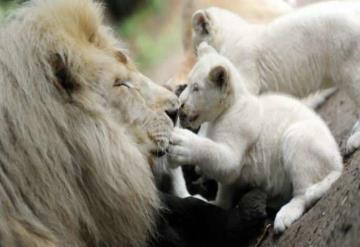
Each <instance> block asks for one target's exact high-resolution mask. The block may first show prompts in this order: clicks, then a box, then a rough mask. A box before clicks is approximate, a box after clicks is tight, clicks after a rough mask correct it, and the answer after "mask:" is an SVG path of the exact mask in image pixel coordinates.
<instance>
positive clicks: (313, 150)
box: [274, 121, 343, 233]
mask: <svg viewBox="0 0 360 247" xmlns="http://www.w3.org/2000/svg"><path fill="white" fill-rule="evenodd" d="M282 149H283V150H282V152H283V157H284V169H285V170H286V173H287V174H288V176H289V177H290V180H291V182H292V186H293V198H292V199H291V200H290V202H289V203H287V204H285V205H284V206H283V207H282V208H281V209H280V211H279V212H278V213H277V215H276V217H275V222H274V230H275V232H276V233H281V232H283V231H284V230H285V229H286V228H288V227H289V226H290V225H291V224H292V223H293V222H294V221H296V220H297V219H299V218H300V216H301V215H303V213H304V212H305V210H306V209H308V208H309V207H310V206H312V205H313V204H314V203H315V202H316V201H317V200H319V199H320V198H321V197H322V196H323V195H324V194H325V193H326V192H327V191H328V190H329V188H330V186H331V185H332V184H333V183H334V182H335V181H336V180H337V179H338V178H339V176H340V175H341V172H342V167H343V165H342V160H341V156H340V153H339V150H338V147H337V144H336V142H335V140H334V138H333V137H332V136H331V134H330V131H329V130H328V129H327V128H326V127H325V126H324V124H323V123H321V122H319V121H305V122H303V123H300V124H296V125H294V126H293V127H291V128H290V129H289V130H288V131H287V133H286V134H285V137H284V140H283V147H282Z"/></svg>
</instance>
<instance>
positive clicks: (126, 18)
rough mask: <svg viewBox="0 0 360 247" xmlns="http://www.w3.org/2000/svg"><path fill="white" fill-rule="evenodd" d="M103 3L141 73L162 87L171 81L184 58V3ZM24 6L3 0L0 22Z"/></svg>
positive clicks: (115, 0) (151, 0) (158, 0)
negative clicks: (182, 38)
mask: <svg viewBox="0 0 360 247" xmlns="http://www.w3.org/2000/svg"><path fill="white" fill-rule="evenodd" d="M101 1H102V2H103V3H104V5H105V6H106V9H107V15H106V17H107V21H108V22H109V23H110V24H111V25H112V26H113V28H114V29H115V30H116V31H117V32H118V34H119V36H120V37H121V39H123V40H124V41H125V43H126V44H127V48H128V49H129V51H130V54H131V56H132V58H133V59H134V60H135V62H136V63H137V65H138V67H139V69H140V70H142V71H144V72H145V73H146V74H147V75H149V76H150V77H151V78H152V79H154V80H156V81H158V82H160V83H161V82H163V81H164V80H166V79H168V78H169V77H171V76H172V74H173V73H175V69H176V67H177V65H178V61H179V60H180V57H181V18H180V16H181V4H182V0H101ZM22 2H24V0H0V21H1V20H3V19H4V18H5V17H6V15H8V13H10V12H11V10H12V9H14V8H15V7H16V6H17V5H19V4H21V3H22ZM164 66H165V68H163V67H164ZM167 67H168V68H167ZM169 67H171V68H169Z"/></svg>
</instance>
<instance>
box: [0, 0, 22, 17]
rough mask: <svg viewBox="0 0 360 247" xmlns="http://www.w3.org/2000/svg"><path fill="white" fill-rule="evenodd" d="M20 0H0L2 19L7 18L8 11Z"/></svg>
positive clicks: (0, 15)
mask: <svg viewBox="0 0 360 247" xmlns="http://www.w3.org/2000/svg"><path fill="white" fill-rule="evenodd" d="M17 3H18V1H16V0H0V21H1V20H3V19H4V18H5V16H6V15H7V14H8V12H9V11H10V10H11V9H13V8H14V7H15V6H16V4H17Z"/></svg>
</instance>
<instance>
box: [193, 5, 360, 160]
mask: <svg viewBox="0 0 360 247" xmlns="http://www.w3.org/2000/svg"><path fill="white" fill-rule="evenodd" d="M193 30H194V35H193V37H194V38H193V42H194V46H195V47H197V45H198V44H200V43H201V42H202V41H207V42H208V43H209V44H210V45H212V46H213V47H215V49H216V50H217V51H219V52H220V54H221V55H224V56H226V57H227V58H229V59H230V61H232V62H233V63H234V64H235V66H236V68H237V69H238V70H239V71H240V72H241V74H242V75H243V77H244V78H245V81H246V82H248V83H247V87H248V89H249V90H250V91H251V92H252V93H256V94H260V93H263V92H268V91H280V92H284V93H289V94H292V95H294V96H297V97H304V96H307V95H308V94H309V93H310V92H314V91H316V90H319V89H320V88H326V87H328V86H329V85H336V86H338V87H339V88H340V89H342V90H345V92H347V93H348V95H349V96H350V97H351V98H352V99H353V100H354V102H355V103H356V105H357V107H358V109H360V59H359V56H360V39H359V37H360V3H359V2H353V1H350V2H345V1H343V2H340V1H338V2H335V1H334V2H324V3H318V4H313V5H310V6H307V7H304V8H301V9H299V10H297V11H294V12H292V13H290V14H287V15H285V16H282V17H279V18H278V19H276V20H275V21H273V22H271V23H270V24H265V25H253V24H249V23H248V22H246V21H244V20H243V19H242V18H240V17H239V16H237V15H235V14H233V13H231V12H229V11H227V10H223V9H219V8H209V9H206V10H199V11H198V12H196V13H195V14H194V16H193ZM359 131H360V125H355V128H354V129H353V133H352V136H351V137H350V138H349V140H348V142H347V145H346V150H347V152H348V153H350V152H352V151H354V150H355V149H356V148H358V147H359V146H360V133H359Z"/></svg>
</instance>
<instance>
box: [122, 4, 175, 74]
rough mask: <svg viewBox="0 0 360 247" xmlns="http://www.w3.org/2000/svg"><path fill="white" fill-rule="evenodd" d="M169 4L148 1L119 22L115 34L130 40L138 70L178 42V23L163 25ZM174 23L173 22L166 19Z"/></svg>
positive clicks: (150, 63)
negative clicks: (117, 31) (117, 33)
mask: <svg viewBox="0 0 360 247" xmlns="http://www.w3.org/2000/svg"><path fill="white" fill-rule="evenodd" d="M169 2H170V1H163V0H148V3H147V5H146V6H145V7H144V8H142V9H139V10H138V11H137V12H135V13H134V14H133V15H132V16H130V17H129V18H127V19H125V20H124V21H122V22H121V24H120V26H119V33H120V35H121V37H122V38H124V39H125V40H129V41H130V45H131V48H132V49H134V50H135V52H136V54H137V56H136V58H135V60H136V62H137V63H138V65H139V67H140V68H141V69H146V68H148V67H149V66H151V65H153V64H156V63H157V61H159V60H160V59H161V58H163V57H164V56H165V55H166V53H167V52H168V51H169V49H171V47H172V45H173V44H174V43H176V42H178V41H179V40H181V32H180V20H178V19H176V21H178V23H164V21H165V22H166V21H169V20H166V16H167V13H166V11H168V10H169V9H170V7H171V6H169ZM170 21H174V20H170Z"/></svg>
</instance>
